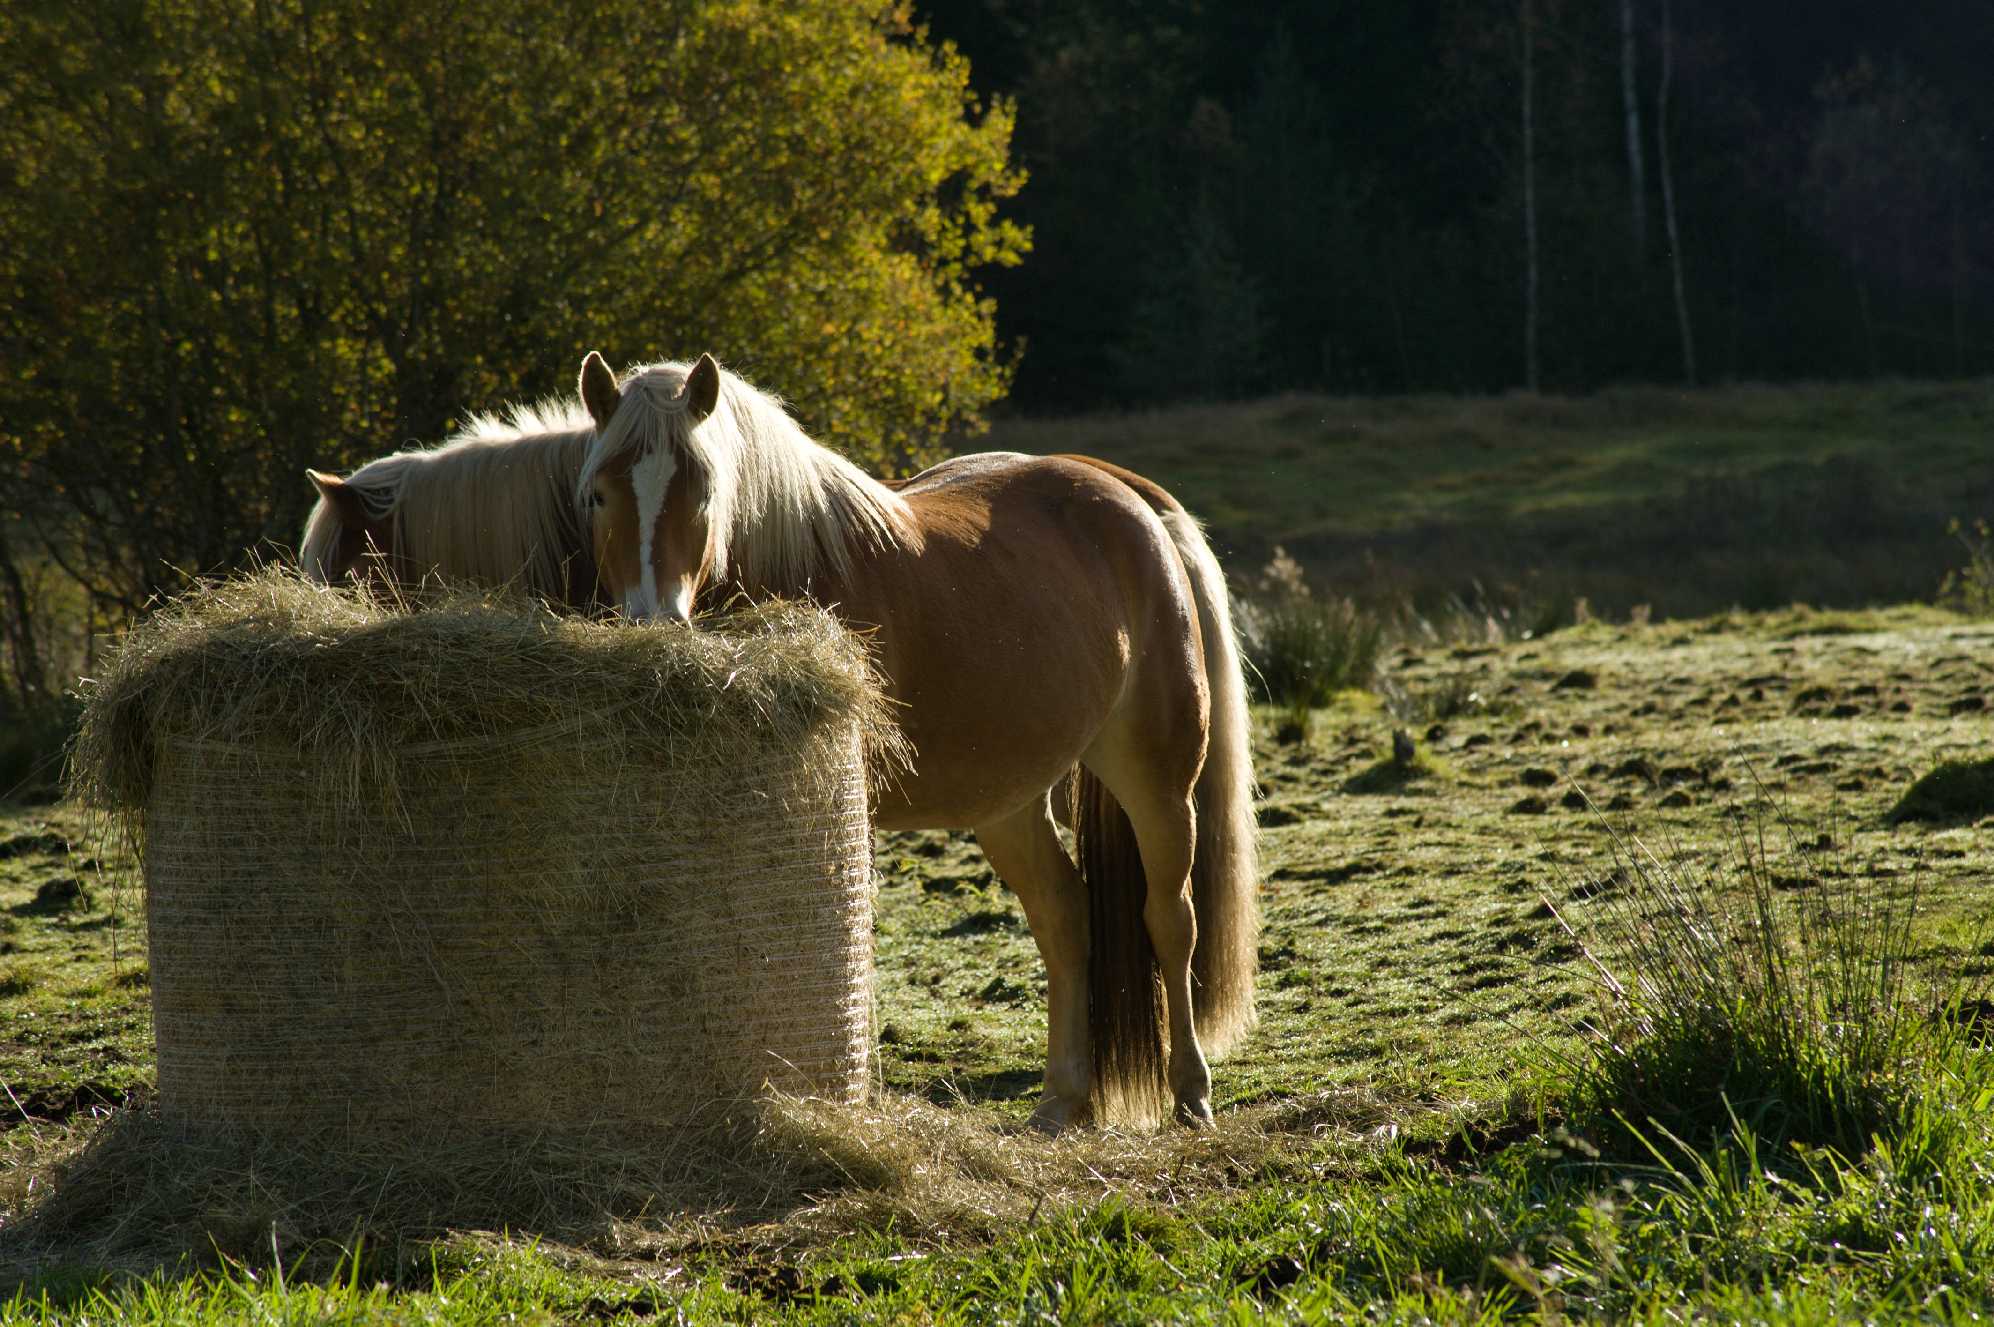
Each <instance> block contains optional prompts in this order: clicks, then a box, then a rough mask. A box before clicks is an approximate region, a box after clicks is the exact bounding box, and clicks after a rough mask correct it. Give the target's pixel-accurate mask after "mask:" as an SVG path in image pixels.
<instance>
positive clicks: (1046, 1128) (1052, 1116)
mask: <svg viewBox="0 0 1994 1327" xmlns="http://www.w3.org/2000/svg"><path fill="white" fill-rule="evenodd" d="M1078 1115H1079V1113H1078V1112H1077V1111H1075V1110H1074V1108H1073V1107H1071V1106H1069V1105H1067V1104H1066V1103H1065V1102H1063V1101H1054V1100H1051V1099H1050V1098H1048V1099H1047V1100H1044V1101H1041V1102H1039V1107H1038V1109H1037V1110H1035V1111H1033V1112H1032V1118H1031V1119H1030V1120H1029V1121H1027V1123H1029V1124H1030V1125H1031V1127H1032V1128H1034V1129H1036V1130H1037V1131H1038V1132H1040V1133H1042V1134H1044V1135H1045V1136H1046V1137H1048V1138H1052V1137H1056V1136H1057V1135H1059V1134H1062V1133H1064V1132H1066V1131H1067V1130H1068V1129H1070V1128H1072V1127H1073V1126H1074V1125H1075V1124H1077V1123H1078V1122H1079V1119H1078Z"/></svg>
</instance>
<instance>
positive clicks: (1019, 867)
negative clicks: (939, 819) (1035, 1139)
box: [976, 798, 1092, 1133]
mask: <svg viewBox="0 0 1994 1327" xmlns="http://www.w3.org/2000/svg"><path fill="white" fill-rule="evenodd" d="M976 841H977V842H978V843H980V844H981V845H982V846H983V853H984V856H986V857H988V858H989V859H990V866H991V869H992V870H994V871H996V873H997V876H998V878H999V879H1001V880H1002V881H1003V882H1004V883H1005V884H1007V885H1009V886H1010V887H1011V890H1012V892H1014V893H1015V894H1017V896H1018V901H1019V902H1020V903H1022V904H1024V908H1025V920H1026V922H1027V923H1029V924H1030V926H1031V928H1032V939H1033V940H1035V941H1037V942H1038V947H1039V957H1040V958H1041V959H1043V960H1044V961H1045V974H1046V1056H1045V1094H1044V1095H1043V1096H1042V1097H1040V1099H1039V1105H1038V1109H1037V1110H1035V1111H1033V1112H1032V1125H1033V1127H1035V1128H1039V1129H1043V1130H1045V1131H1047V1132H1048V1133H1057V1132H1059V1131H1060V1130H1061V1129H1064V1128H1066V1127H1067V1126H1068V1125H1072V1124H1086V1123H1088V1122H1089V1107H1088V1087H1089V1077H1090V1074H1091V1068H1092V1060H1091V1056H1092V1049H1091V1047H1090V1046H1089V1044H1088V1032H1087V891H1086V887H1085V886H1084V885H1082V884H1081V881H1080V873H1079V872H1078V871H1076V870H1074V868H1073V862H1072V861H1071V859H1069V858H1068V857H1067V855H1066V849H1065V848H1063V847H1061V846H1060V842H1059V832H1058V830H1057V829H1055V828H1054V826H1053V819H1052V810H1051V807H1050V806H1048V805H1047V802H1046V799H1045V798H1040V799H1039V800H1038V801H1037V802H1035V803H1033V804H1032V805H1031V806H1028V807H1026V808H1025V809H1024V810H1023V811H1020V812H1018V813H1017V814H1015V815H1012V816H1009V817H1007V818H1006V819H1003V820H1000V821H996V822H994V823H992V824H988V825H979V826H977V829H976Z"/></svg>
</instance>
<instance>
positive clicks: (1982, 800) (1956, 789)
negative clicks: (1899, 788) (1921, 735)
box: [1888, 758, 1994, 825]
mask: <svg viewBox="0 0 1994 1327" xmlns="http://www.w3.org/2000/svg"><path fill="white" fill-rule="evenodd" d="M1987 815H1994V758H1990V759H1986V760H1948V761H1945V762H1944V763H1942V764H1940V765H1939V766H1938V767H1937V768H1935V769H1933V770H1932V771H1931V772H1930V773H1928V774H1926V775H1925V776H1924V777H1923V778H1920V779H1919V780H1918V781H1917V782H1916V783H1914V784H1912V785H1911V786H1910V787H1909V788H1908V789H1906V790H1905V792H1904V796H1903V797H1901V798H1899V799H1898V802H1897V805H1896V806H1894V807H1892V808H1891V809H1890V815H1889V817H1888V820H1889V823H1891V824H1893V825H1901V824H1903V823H1904V822H1905V821H1907V820H1919V821H1925V822H1927V823H1929V824H1937V825H1958V824H1965V823H1968V822H1971V821H1975V820H1978V819H1980V818H1981V817H1982V816H1987Z"/></svg>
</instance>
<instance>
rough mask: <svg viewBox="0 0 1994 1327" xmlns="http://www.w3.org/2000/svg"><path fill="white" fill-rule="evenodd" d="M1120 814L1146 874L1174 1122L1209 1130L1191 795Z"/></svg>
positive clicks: (1146, 918) (1147, 917) (1147, 919)
mask: <svg viewBox="0 0 1994 1327" xmlns="http://www.w3.org/2000/svg"><path fill="white" fill-rule="evenodd" d="M1122 809H1123V810H1124V811H1125V812H1126V813H1127V814H1128V817H1129V824H1130V825H1131V826H1133V827H1134V829H1135V837H1136V846H1137V849H1138V850H1139V851H1140V852H1141V853H1142V871H1143V875H1144V876H1145V877H1146V878H1147V880H1148V882H1149V892H1148V896H1147V898H1146V899H1145V900H1144V902H1143V907H1142V920H1143V925H1144V926H1145V927H1147V928H1148V930H1149V943H1150V947H1151V948H1152V949H1154V950H1155V951H1156V966H1157V970H1158V972H1159V973H1160V974H1161V976H1162V978H1163V995H1164V1000H1165V1003H1166V1006H1167V1007H1168V1010H1169V1016H1170V1092H1171V1095H1172V1096H1173V1097H1174V1098H1175V1099H1176V1103H1177V1105H1176V1116H1177V1122H1178V1123H1179V1124H1188V1125H1192V1126H1193V1127H1200V1126H1206V1125H1209V1124H1211V1122H1212V1071H1211V1067H1210V1066H1209V1065H1207V1064H1206V1063H1205V1053H1204V1050H1203V1049H1202V1048H1201V1047H1200V1046H1199V1045H1198V1032H1197V1025H1196V1022H1195V1019H1194V1016H1193V1013H1192V1003H1191V1001H1192V996H1191V951H1192V949H1193V948H1194V947H1195V946H1196V944H1197V940H1198V916H1197V909H1196V908H1195V906H1194V905H1193V903H1192V901H1191V855H1192V853H1193V851H1194V850H1195V845H1196V843H1197V816H1196V812H1195V811H1194V810H1193V809H1192V806H1191V798H1190V795H1189V794H1188V793H1187V794H1185V795H1184V796H1183V797H1181V798H1173V797H1167V796H1165V797H1158V798H1156V799H1155V801H1154V802H1153V804H1151V805H1149V806H1142V805H1139V804H1131V803H1130V802H1129V801H1126V800H1125V801H1123V802H1122Z"/></svg>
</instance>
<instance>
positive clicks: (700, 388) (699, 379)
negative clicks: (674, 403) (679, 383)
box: [679, 355, 720, 424]
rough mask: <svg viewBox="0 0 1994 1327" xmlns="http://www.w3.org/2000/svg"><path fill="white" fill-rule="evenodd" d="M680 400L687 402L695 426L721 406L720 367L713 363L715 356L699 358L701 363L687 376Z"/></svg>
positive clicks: (686, 405)
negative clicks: (717, 406)
mask: <svg viewBox="0 0 1994 1327" xmlns="http://www.w3.org/2000/svg"><path fill="white" fill-rule="evenodd" d="M679 398H680V399H681V400H683V401H684V402H685V408H686V411H687V413H689V414H690V415H691V416H692V422H693V423H695V424H697V423H699V421H701V420H702V419H705V418H706V417H707V416H708V415H710V414H712V413H713V407H714V406H716V405H718V404H720V366H719V365H718V364H715V363H714V362H713V356H711V355H701V356H700V357H699V363H697V364H695V365H693V366H692V372H691V373H688V374H686V375H685V386H684V387H682V388H680V389H679Z"/></svg>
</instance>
